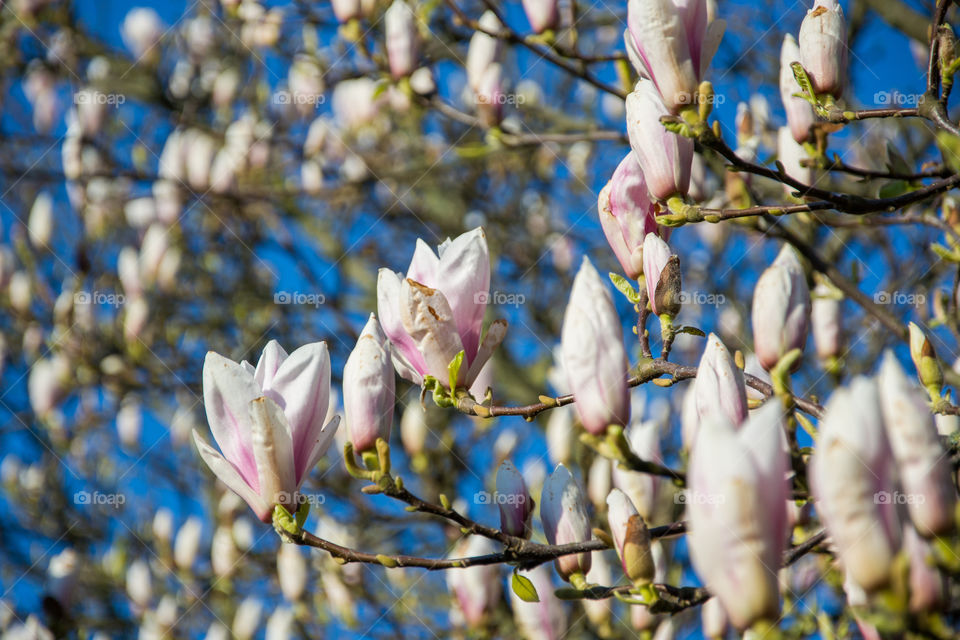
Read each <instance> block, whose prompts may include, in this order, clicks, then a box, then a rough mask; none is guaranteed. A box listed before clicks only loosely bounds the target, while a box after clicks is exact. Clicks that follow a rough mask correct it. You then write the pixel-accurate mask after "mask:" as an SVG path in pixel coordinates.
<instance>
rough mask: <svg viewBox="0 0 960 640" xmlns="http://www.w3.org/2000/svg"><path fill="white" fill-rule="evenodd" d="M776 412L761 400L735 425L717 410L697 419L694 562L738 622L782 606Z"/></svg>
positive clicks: (783, 499)
mask: <svg viewBox="0 0 960 640" xmlns="http://www.w3.org/2000/svg"><path fill="white" fill-rule="evenodd" d="M782 412H783V407H782V406H781V405H780V403H779V402H776V401H773V402H767V403H766V404H765V405H763V406H762V407H761V408H760V409H759V410H757V411H756V412H755V413H754V414H753V415H752V416H750V417H749V418H748V420H747V422H746V423H745V424H744V425H743V426H742V427H741V428H740V430H739V431H737V430H736V429H735V428H734V427H733V425H731V424H730V422H729V420H728V419H727V418H726V417H725V416H724V415H723V414H722V413H715V414H713V415H711V416H709V417H708V418H707V419H704V420H702V421H701V426H700V430H699V434H698V436H697V443H696V445H695V446H694V449H693V453H692V454H691V457H690V471H689V476H688V482H689V494H688V496H689V500H688V501H687V515H688V519H689V523H690V532H689V533H688V534H687V540H688V544H689V546H690V554H691V558H692V560H693V566H694V568H695V569H696V571H697V574H698V575H699V576H700V577H701V578H702V579H703V580H704V582H705V583H706V586H707V588H708V589H710V592H711V593H714V594H716V597H717V598H719V600H720V602H721V603H722V604H723V608H724V610H725V611H726V612H727V615H728V616H729V617H730V621H731V623H732V624H733V625H734V626H735V627H736V628H737V629H740V630H743V629H747V628H749V627H750V626H751V625H752V624H753V623H754V622H757V621H758V620H775V619H776V617H777V614H778V612H779V609H780V592H779V585H778V581H777V571H778V569H779V567H780V563H781V556H782V554H783V549H784V546H785V545H786V524H787V498H788V496H789V492H788V489H789V487H788V484H787V481H786V472H787V469H788V468H789V463H788V460H787V455H786V451H785V445H784V442H785V440H784V435H783V433H782V430H783V428H784V425H783V415H782ZM760 523H763V524H762V525H761V524H760Z"/></svg>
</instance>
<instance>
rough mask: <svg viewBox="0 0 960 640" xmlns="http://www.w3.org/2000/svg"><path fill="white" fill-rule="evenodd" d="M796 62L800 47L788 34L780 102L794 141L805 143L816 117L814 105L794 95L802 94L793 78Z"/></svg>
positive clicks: (783, 51) (782, 50)
mask: <svg viewBox="0 0 960 640" xmlns="http://www.w3.org/2000/svg"><path fill="white" fill-rule="evenodd" d="M794 62H800V47H799V46H797V41H796V40H795V39H794V37H793V36H792V35H790V34H789V33H788V34H787V35H785V36H784V37H783V45H782V46H781V47H780V100H781V101H782V102H783V109H784V111H786V112H787V125H788V126H789V127H790V133H791V134H792V135H793V139H794V140H796V141H797V142H804V141H805V140H806V139H807V138H809V137H810V127H812V126H813V123H814V122H815V120H816V116H815V115H814V113H813V105H811V104H810V103H809V102H807V101H806V100H804V99H803V98H798V97H796V96H795V95H794V94H795V93H800V85H798V84H797V80H796V78H794V77H793V69H792V68H791V67H790V65H791V64H792V63H794Z"/></svg>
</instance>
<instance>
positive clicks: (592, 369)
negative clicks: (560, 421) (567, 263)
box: [561, 258, 630, 435]
mask: <svg viewBox="0 0 960 640" xmlns="http://www.w3.org/2000/svg"><path fill="white" fill-rule="evenodd" d="M561 348H562V352H563V356H562V361H563V368H564V371H565V372H566V376H567V384H568V385H569V386H570V389H572V390H573V396H574V399H575V401H576V404H575V406H576V408H577V413H578V415H579V416H580V421H581V422H582V423H583V427H584V428H585V429H586V430H587V431H589V432H590V433H592V434H595V435H599V434H602V433H604V432H606V430H607V427H609V426H610V425H614V424H616V425H620V426H623V425H625V424H626V423H627V420H629V418H630V392H629V389H628V387H627V369H628V368H629V362H628V361H627V352H626V349H625V348H624V346H623V329H622V328H621V325H620V318H619V317H618V316H617V310H616V308H615V307H614V305H613V298H612V296H611V295H610V291H609V290H608V289H607V287H606V286H604V284H603V281H602V280H601V279H600V274H598V273H597V270H596V269H594V267H593V265H592V264H591V263H590V261H589V260H588V259H587V258H584V259H583V264H582V265H581V266H580V271H579V272H577V276H576V278H574V280H573V290H572V291H571V293H570V302H569V303H568V304H567V310H566V312H565V313H564V317H563V331H562V337H561Z"/></svg>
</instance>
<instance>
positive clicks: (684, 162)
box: [627, 0, 693, 200]
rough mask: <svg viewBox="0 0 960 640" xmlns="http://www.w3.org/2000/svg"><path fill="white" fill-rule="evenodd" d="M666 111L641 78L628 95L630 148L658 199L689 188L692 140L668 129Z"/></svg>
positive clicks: (653, 194) (651, 86) (651, 191)
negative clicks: (665, 119)
mask: <svg viewBox="0 0 960 640" xmlns="http://www.w3.org/2000/svg"><path fill="white" fill-rule="evenodd" d="M668 1H669V0H668ZM669 114H670V112H669V111H668V109H667V107H666V106H665V105H664V104H663V101H662V100H661V98H660V95H659V94H658V93H657V88H656V87H655V86H654V85H653V83H652V82H650V81H649V80H640V82H638V83H637V86H636V87H635V88H634V90H633V92H632V93H630V94H629V95H628V96H627V135H628V136H629V138H630V148H631V149H632V150H633V153H634V155H635V156H636V158H637V161H638V162H639V163H640V169H641V170H642V171H643V176H644V178H645V179H646V181H647V188H648V189H649V190H650V195H652V196H653V197H654V198H657V199H658V200H666V199H667V198H669V197H670V196H673V195H681V196H682V195H685V194H686V193H687V190H688V189H689V187H690V168H691V165H692V163H693V140H691V139H689V138H684V137H683V136H681V135H678V134H676V133H672V132H670V131H667V129H666V128H665V127H664V126H663V123H662V122H660V118H661V117H662V116H666V115H669Z"/></svg>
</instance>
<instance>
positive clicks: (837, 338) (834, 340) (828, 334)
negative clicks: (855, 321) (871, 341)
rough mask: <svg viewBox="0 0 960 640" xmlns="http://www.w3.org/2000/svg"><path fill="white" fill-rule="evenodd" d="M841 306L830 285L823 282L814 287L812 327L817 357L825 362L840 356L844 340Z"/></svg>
mask: <svg viewBox="0 0 960 640" xmlns="http://www.w3.org/2000/svg"><path fill="white" fill-rule="evenodd" d="M841 306H842V305H841V301H840V300H839V299H838V298H837V295H836V293H835V291H834V289H833V288H831V287H830V286H829V285H827V284H826V283H822V282H821V283H820V284H818V285H817V286H816V287H815V288H814V290H813V302H812V309H811V311H810V328H811V329H812V330H813V344H814V345H815V346H816V348H817V357H818V358H820V360H822V361H824V362H827V361H829V360H831V359H833V358H837V357H839V356H840V350H841V348H842V342H843V336H842V333H843V328H842V326H841V321H842V317H843V316H842V315H841V314H842V309H841Z"/></svg>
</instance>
